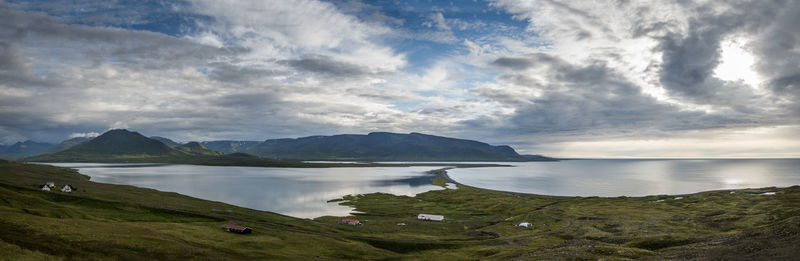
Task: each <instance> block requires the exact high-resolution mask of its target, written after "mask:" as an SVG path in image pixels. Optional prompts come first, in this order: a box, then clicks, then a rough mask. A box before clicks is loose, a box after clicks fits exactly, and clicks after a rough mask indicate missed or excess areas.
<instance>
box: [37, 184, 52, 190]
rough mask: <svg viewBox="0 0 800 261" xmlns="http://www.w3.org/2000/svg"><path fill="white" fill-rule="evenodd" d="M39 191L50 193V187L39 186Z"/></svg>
mask: <svg viewBox="0 0 800 261" xmlns="http://www.w3.org/2000/svg"><path fill="white" fill-rule="evenodd" d="M39 189H41V190H44V191H50V186H48V185H46V184H45V185H41V186H39Z"/></svg>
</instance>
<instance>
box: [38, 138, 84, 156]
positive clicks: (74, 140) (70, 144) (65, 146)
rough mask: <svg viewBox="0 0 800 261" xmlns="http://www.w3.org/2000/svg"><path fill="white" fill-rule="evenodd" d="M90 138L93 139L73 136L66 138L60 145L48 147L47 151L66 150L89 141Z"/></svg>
mask: <svg viewBox="0 0 800 261" xmlns="http://www.w3.org/2000/svg"><path fill="white" fill-rule="evenodd" d="M89 140H91V139H90V138H86V137H75V138H72V139H68V140H64V141H62V142H61V143H59V144H58V145H56V146H55V147H52V148H49V149H47V151H45V153H56V152H59V151H64V150H66V149H69V148H72V147H73V146H75V145H78V144H81V143H84V142H87V141H89Z"/></svg>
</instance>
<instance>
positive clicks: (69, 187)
mask: <svg viewBox="0 0 800 261" xmlns="http://www.w3.org/2000/svg"><path fill="white" fill-rule="evenodd" d="M73 190H75V188H73V187H72V185H70V184H67V185H64V186H63V187H61V192H67V193H72V191H73Z"/></svg>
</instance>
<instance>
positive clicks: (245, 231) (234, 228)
mask: <svg viewBox="0 0 800 261" xmlns="http://www.w3.org/2000/svg"><path fill="white" fill-rule="evenodd" d="M222 229H223V230H225V231H228V232H231V233H237V234H250V233H251V232H253V230H252V229H250V228H249V227H243V226H237V225H231V224H227V225H224V226H222Z"/></svg>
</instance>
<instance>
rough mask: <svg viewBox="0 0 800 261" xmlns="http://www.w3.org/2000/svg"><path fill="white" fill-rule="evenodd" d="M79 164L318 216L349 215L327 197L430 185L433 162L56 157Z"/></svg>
mask: <svg viewBox="0 0 800 261" xmlns="http://www.w3.org/2000/svg"><path fill="white" fill-rule="evenodd" d="M52 165H57V166H64V167H71V168H77V169H78V170H79V171H80V173H82V174H85V175H89V176H90V177H92V181H94V182H102V183H112V184H125V185H134V186H138V187H145V188H153V189H157V190H161V191H171V192H178V193H181V194H184V195H189V196H192V197H197V198H202V199H207V200H214V201H221V202H225V203H229V204H232V205H237V206H242V207H247V208H252V209H259V210H266V211H272V212H276V213H281V214H284V215H289V216H294V217H302V218H314V217H319V216H324V215H336V216H345V215H347V214H348V213H350V212H351V211H352V209H351V208H350V207H347V206H340V205H338V204H337V203H327V201H328V200H331V199H336V198H341V197H342V196H345V195H351V194H366V193H374V192H386V193H392V194H395V195H408V196H413V195H416V194H418V193H421V192H425V191H430V190H439V189H443V188H442V187H439V186H433V185H431V182H432V179H433V176H432V175H429V174H425V172H426V171H428V170H431V169H433V168H431V167H406V168H315V169H312V168H258V167H216V166H195V165H159V164H99V163H53V164H52Z"/></svg>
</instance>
